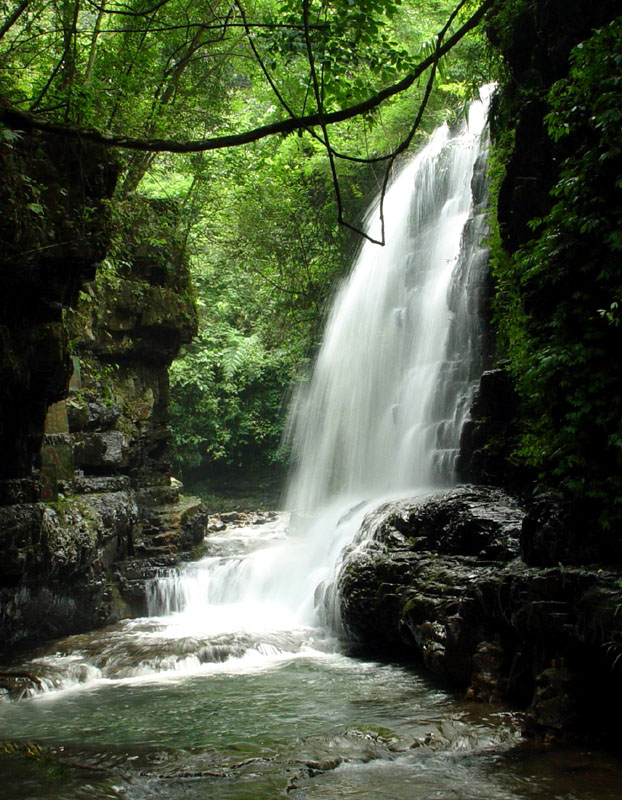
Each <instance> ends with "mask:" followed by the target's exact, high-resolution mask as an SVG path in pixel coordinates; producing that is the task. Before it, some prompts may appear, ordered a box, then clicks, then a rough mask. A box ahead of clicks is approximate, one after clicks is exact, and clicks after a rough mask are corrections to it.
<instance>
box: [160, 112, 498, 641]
mask: <svg viewBox="0 0 622 800" xmlns="http://www.w3.org/2000/svg"><path fill="white" fill-rule="evenodd" d="M485 117H486V108H485V103H484V102H477V103H473V104H472V105H471V108H470V111H469V115H468V122H466V123H465V124H464V126H463V127H462V128H461V129H460V130H458V131H452V130H450V128H449V126H448V125H443V126H441V127H440V128H439V129H438V130H437V131H436V132H435V133H434V135H433V136H432V137H431V138H430V141H429V143H428V145H427V146H426V147H425V148H424V149H423V150H422V151H421V152H420V153H418V154H417V155H416V156H415V157H414V158H413V159H412V160H411V161H410V162H408V163H407V164H406V165H405V166H404V167H403V169H402V170H401V171H400V172H399V174H398V175H397V176H396V178H395V180H394V181H393V183H392V184H391V186H390V187H389V189H388V191H387V194H386V197H385V202H384V214H385V219H386V240H387V244H386V246H385V247H379V246H378V245H375V244H372V243H371V242H366V243H365V244H364V245H363V246H362V248H361V250H360V253H359V255H358V258H357V260H356V263H355V265H354V267H353V270H352V272H351V274H350V276H349V278H347V280H346V281H345V282H344V284H343V286H342V287H341V289H340V291H339V292H338V295H337V297H336V300H335V303H334V305H333V308H332V311H331V313H330V317H329V319H328V324H327V327H326V334H325V337H324V342H323V344H322V347H321V349H320V351H319V354H318V358H317V362H316V364H315V366H314V369H313V374H312V376H311V378H310V380H309V381H308V382H307V383H306V384H305V385H304V386H302V387H301V389H300V391H299V392H298V394H297V395H296V397H295V401H294V403H293V405H292V410H291V413H290V416H289V422H288V431H289V437H290V440H291V443H292V447H293V453H294V466H293V470H292V478H291V481H290V484H289V491H288V503H287V505H288V507H289V508H290V509H291V511H292V512H294V514H295V517H296V519H299V520H300V524H298V525H290V529H289V533H288V535H287V536H285V535H284V536H283V537H282V538H281V539H278V538H277V539H276V540H275V541H272V542H271V544H270V546H269V547H262V548H260V549H258V550H256V551H255V552H252V553H250V554H246V555H241V556H239V557H234V558H232V557H230V556H226V557H225V556H222V555H220V554H218V553H216V554H215V555H210V556H209V557H207V558H205V559H203V560H202V561H199V562H197V563H195V564H194V565H188V566H187V567H185V568H183V569H181V570H180V571H178V572H174V573H172V574H171V575H168V576H165V577H162V578H159V579H156V580H155V581H154V582H153V584H152V586H151V587H150V590H149V606H150V614H152V615H162V614H166V615H173V618H174V621H173V622H171V623H170V630H171V631H174V630H176V631H177V633H175V634H174V635H187V634H192V635H195V634H196V633H197V631H199V632H202V633H203V634H209V635H210V636H217V637H222V636H223V635H226V632H227V631H228V632H232V631H238V632H240V631H242V632H244V634H247V633H249V632H251V633H252V634H253V635H254V636H260V637H262V636H263V637H264V638H263V639H262V641H263V645H262V646H266V641H267V640H266V638H265V636H266V635H267V633H268V632H271V634H270V635H272V633H274V631H280V632H285V631H293V630H295V629H296V628H297V626H300V625H302V626H309V625H310V626H314V625H317V621H318V616H317V615H318V611H317V610H316V606H318V605H319V606H323V607H325V608H328V609H329V611H328V614H329V616H330V617H331V618H332V619H331V620H330V624H331V625H332V626H333V627H337V628H338V620H337V618H336V616H335V615H334V614H333V613H332V612H331V611H330V609H331V608H332V609H334V608H335V603H334V598H333V597H332V596H331V592H332V589H331V588H330V587H331V582H332V576H333V573H334V570H335V568H336V566H337V565H338V563H339V560H340V555H341V553H342V552H343V551H344V548H345V547H346V546H347V545H348V544H349V543H350V542H351V541H352V540H353V537H354V536H355V534H356V532H357V530H358V529H359V528H360V525H361V523H362V520H363V517H364V516H365V514H366V513H367V512H368V511H369V510H370V508H373V507H374V506H375V505H378V504H379V503H380V502H382V500H384V499H386V498H387V497H391V496H392V497H395V496H398V495H400V494H401V495H404V494H418V493H419V494H421V493H424V492H426V491H428V490H430V489H431V488H434V487H437V486H443V485H447V484H448V483H451V481H452V480H453V472H454V462H455V459H456V454H457V452H458V442H459V436H460V429H461V427H462V423H463V420H464V417H465V415H466V413H467V410H468V407H469V399H470V396H471V394H472V392H473V391H474V386H475V383H476V381H477V379H478V378H479V373H480V371H481V363H480V362H481V355H480V353H481V351H482V347H481V338H482V325H481V320H480V313H479V298H480V296H481V294H482V288H483V286H484V284H485V274H486V263H485V262H486V258H485V255H486V253H485V248H484V245H483V244H482V242H483V239H484V236H485V233H486V218H485V213H484V208H483V204H484V195H485V186H483V179H482V174H483V172H482V169H481V159H480V156H481V153H482V147H483V141H482V140H483V136H482V133H483V130H484V123H485ZM472 186H473V188H474V189H475V191H474V192H473V191H472ZM379 226H380V221H379V203H378V201H376V203H375V204H374V205H373V207H372V209H371V211H370V213H369V217H368V220H367V227H368V231H369V233H370V235H371V236H373V237H374V238H377V237H378V235H379ZM208 542H211V543H212V545H213V546H214V537H209V539H208ZM319 613H320V614H324V612H323V611H320V612H319ZM219 641H220V640H219ZM236 641H237V640H236ZM270 642H272V643H273V642H274V639H270ZM236 646H237V644H236ZM271 646H272V645H271Z"/></svg>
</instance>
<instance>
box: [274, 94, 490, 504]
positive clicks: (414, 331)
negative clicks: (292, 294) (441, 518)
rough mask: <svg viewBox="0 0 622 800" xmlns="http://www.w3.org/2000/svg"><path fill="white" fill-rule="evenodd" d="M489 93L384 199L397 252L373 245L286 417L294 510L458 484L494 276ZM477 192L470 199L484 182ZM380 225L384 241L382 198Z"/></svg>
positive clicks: (375, 226) (376, 226) (375, 223)
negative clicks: (484, 297)
mask: <svg viewBox="0 0 622 800" xmlns="http://www.w3.org/2000/svg"><path fill="white" fill-rule="evenodd" d="M489 93H490V92H489V90H483V92H482V94H483V101H482V102H476V103H473V104H472V105H471V107H470V110H469V114H468V121H467V123H465V125H464V126H463V127H462V129H461V130H459V131H458V132H456V133H452V132H451V131H450V129H449V127H448V126H447V125H443V126H441V127H440V128H439V129H438V130H437V131H436V132H435V133H434V135H433V136H432V137H431V139H430V141H429V143H428V145H427V146H426V147H425V148H424V149H423V150H422V151H421V152H420V153H419V154H418V155H416V156H415V157H414V158H413V159H412V160H411V161H410V162H409V163H408V164H407V165H406V166H405V167H404V168H403V169H402V171H401V172H400V173H399V175H398V176H397V177H396V179H395V180H394V182H393V183H392V185H391V186H390V188H389V190H388V192H387V194H386V197H385V201H384V215H385V219H386V239H387V244H386V246H385V247H379V246H378V245H375V244H373V243H371V242H368V241H366V242H365V244H364V245H363V246H362V248H361V251H360V254H359V256H358V258H357V260H356V263H355V265H354V268H353V270H352V272H351V274H350V276H349V278H348V279H347V280H346V281H345V282H344V284H343V286H342V287H341V290H340V291H339V293H338V296H337V298H336V300H335V303H334V305H333V308H332V311H331V313H330V316H329V319H328V323H327V327H326V333H325V337H324V342H323V344H322V347H321V350H320V352H319V355H318V358H317V362H316V364H315V367H314V370H313V374H312V377H311V379H310V380H309V381H308V383H307V384H306V385H304V386H303V387H302V388H301V389H300V390H299V391H298V394H297V396H296V397H295V401H294V403H293V407H292V411H291V413H290V418H289V423H288V437H289V439H290V441H291V444H292V450H293V454H294V469H293V474H292V480H291V482H290V487H289V492H288V502H287V505H288V507H289V508H291V509H294V510H296V511H298V512H301V513H303V514H309V513H313V512H315V511H316V510H317V509H318V508H322V507H324V506H325V505H326V504H327V503H328V502H330V501H331V499H332V498H334V497H336V496H345V497H353V498H359V499H361V498H372V497H377V496H382V495H385V494H387V493H389V492H390V493H400V492H407V491H413V490H420V489H423V490H425V489H427V488H432V487H435V486H439V485H443V484H447V483H451V482H452V480H453V477H454V475H453V473H454V469H453V468H454V462H455V458H456V454H457V450H458V441H459V436H460V430H461V427H462V423H463V421H464V417H465V415H466V413H467V411H468V407H469V400H470V397H471V395H472V392H473V388H474V384H475V381H476V380H477V379H478V378H479V374H480V372H481V363H480V362H481V355H480V353H481V351H482V346H481V339H482V325H481V319H480V313H479V309H478V301H479V296H480V295H481V293H482V287H483V284H484V282H485V267H486V258H485V255H486V253H485V248H484V246H483V245H482V240H483V238H484V235H485V233H486V222H485V213H484V209H483V208H482V203H483V199H484V198H482V187H481V168H478V166H479V165H478V158H479V156H480V155H481V151H482V146H483V143H482V133H483V130H484V124H485V119H486V100H487V96H488V95H489ZM474 173H475V174H476V178H477V180H476V181H473V183H474V186H475V189H476V192H475V198H472V191H471V184H472V178H473V176H474ZM367 230H368V233H369V234H370V235H371V236H372V237H374V238H379V233H380V211H379V202H378V201H376V202H375V204H374V206H373V208H372V210H371V212H370V214H369V217H368V223H367Z"/></svg>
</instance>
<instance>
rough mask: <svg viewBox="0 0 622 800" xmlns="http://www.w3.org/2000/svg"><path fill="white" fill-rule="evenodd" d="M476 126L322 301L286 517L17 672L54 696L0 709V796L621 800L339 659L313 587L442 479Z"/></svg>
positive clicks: (429, 689) (327, 609)
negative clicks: (370, 523) (372, 522)
mask: <svg viewBox="0 0 622 800" xmlns="http://www.w3.org/2000/svg"><path fill="white" fill-rule="evenodd" d="M485 111H486V110H485V102H484V103H475V104H474V105H473V106H472V108H471V111H470V115H469V122H468V125H465V126H464V128H463V129H462V130H460V131H457V132H456V131H453V132H452V131H451V130H450V129H449V128H448V127H447V126H443V127H441V128H440V129H439V130H438V131H437V132H436V133H435V134H434V135H433V136H432V137H431V139H430V142H429V144H428V145H427V146H426V147H425V148H424V149H423V150H422V151H421V152H420V153H419V154H418V155H417V156H416V157H415V158H413V159H412V160H411V161H410V162H409V163H408V164H406V166H405V167H404V168H403V169H402V171H401V172H400V173H399V175H398V176H397V177H396V179H395V181H394V182H393V184H392V185H391V187H390V189H389V192H388V194H387V197H386V202H385V208H384V213H385V216H386V221H387V230H386V236H387V245H386V247H384V248H380V247H378V246H376V245H372V244H371V243H366V244H365V245H364V246H363V247H362V248H361V252H360V254H359V256H358V258H357V261H356V264H355V266H354V268H353V271H352V274H351V275H350V277H349V278H348V279H347V280H346V281H345V282H344V285H343V287H342V288H341V290H340V292H339V294H338V296H337V298H336V300H335V304H334V307H333V310H332V312H331V315H330V318H329V320H328V324H327V328H326V334H325V338H324V343H323V346H322V348H321V351H320V353H319V355H318V359H317V363H316V365H315V369H314V372H313V375H312V377H311V378H310V380H309V381H308V383H306V384H305V385H304V386H303V387H302V388H301V390H300V392H299V393H298V396H297V397H296V398H295V402H294V404H293V409H292V412H291V416H290V420H289V437H290V441H291V444H292V449H293V453H294V469H293V476H292V480H291V483H290V487H289V492H288V501H287V506H288V508H289V509H291V511H290V512H288V513H282V514H274V515H272V516H271V517H270V518H269V519H266V518H262V519H261V520H259V521H258V524H252V525H243V526H238V527H229V528H228V529H226V530H225V531H223V532H221V533H219V534H211V535H210V536H208V538H207V540H206V555H205V556H204V557H203V558H202V559H201V560H199V561H197V562H195V563H192V564H187V565H185V566H181V567H179V569H176V570H170V571H168V572H166V573H165V574H163V575H162V576H160V577H159V578H157V579H154V580H153V581H152V582H151V584H150V585H149V587H148V603H149V612H150V613H149V616H148V617H146V618H143V619H135V620H126V621H123V622H121V623H119V624H117V625H115V626H111V627H108V628H104V629H101V630H98V631H94V632H90V633H87V634H84V635H80V636H72V637H68V638H66V639H63V640H61V641H57V642H54V643H51V644H49V645H47V646H45V647H44V648H41V649H40V650H38V651H37V652H35V653H32V654H31V656H30V657H29V659H28V660H24V662H23V663H22V668H23V669H28V670H29V671H31V672H33V673H35V674H37V675H40V676H43V677H44V681H45V686H46V688H47V689H48V691H45V692H42V693H38V694H37V695H36V696H34V697H32V698H29V699H27V700H25V701H24V702H21V703H19V704H9V703H4V704H0V725H1V726H2V736H1V737H0V740H1V741H6V740H12V741H15V742H16V744H15V745H14V749H13V751H12V755H11V756H10V757H6V758H2V757H0V778H1V779H0V798H11V800H19V799H20V798H22V799H23V800H34V798H44V797H45V798H52V799H53V800H65V799H68V798H81V797H84V798H86V797H89V798H112V797H126V798H131V800H142V798H156V797H157V798H171V799H173V798H175V800H176V799H177V798H197V800H198V798H210V797H218V798H219V800H224V799H226V798H232V799H236V800H240V799H241V798H249V800H250V799H252V800H267V799H268V798H276V797H283V796H288V797H291V798H298V799H301V800H302V798H310V799H311V798H318V799H319V798H327V799H328V798H330V800H345V799H346V798H355V797H356V798H370V799H374V798H378V799H379V798H390V799H391V800H406V798H408V800H449V798H462V800H514V799H515V798H560V800H561V799H562V798H563V799H564V800H608V799H609V798H614V797H616V798H617V797H619V796H620V795H619V793H617V791H618V790H617V787H618V785H619V781H620V778H621V775H622V773H621V770H620V768H619V767H618V766H617V765H616V764H615V762H614V761H613V760H611V759H608V758H607V757H605V756H603V755H599V756H596V755H594V754H590V753H582V752H580V751H577V750H565V751H560V750H557V751H550V750H542V749H538V748H533V747H528V746H526V745H525V744H524V743H522V742H521V739H520V736H519V720H518V718H517V715H516V714H514V713H513V712H511V711H509V710H508V709H503V708H490V707H482V706H478V705H477V704H472V703H471V704H469V703H466V702H464V701H463V700H462V698H461V696H460V694H458V693H456V692H453V691H452V690H449V689H447V688H445V687H441V686H439V685H437V684H435V683H434V682H433V681H432V680H431V679H430V678H429V677H426V676H423V675H422V674H421V673H419V672H418V671H417V670H416V669H414V668H413V667H412V665H405V664H400V663H393V662H387V663H376V662H371V661H367V660H362V659H360V658H356V657H353V656H352V655H351V654H349V651H348V647H347V644H345V643H344V642H342V641H341V640H340V638H339V619H338V613H337V611H336V610H335V609H337V608H338V603H337V602H336V601H335V598H334V595H333V593H332V590H331V589H330V588H329V587H330V586H331V577H332V576H333V574H334V572H335V570H336V569H337V568H338V565H339V558H340V554H341V552H342V551H343V549H344V547H345V546H346V545H347V544H348V543H349V542H351V541H352V539H353V537H354V535H355V533H356V532H357V530H358V529H359V527H360V524H361V521H362V519H363V517H364V515H365V514H366V513H367V512H368V511H369V510H370V509H371V508H373V507H374V506H376V505H377V504H378V503H379V502H381V501H383V500H384V499H386V498H387V497H391V496H398V495H404V494H411V495H413V494H417V493H424V492H427V491H429V490H430V489H431V488H433V487H438V486H442V485H446V484H448V483H451V481H452V479H453V471H454V465H455V459H456V454H457V448H458V440H459V435H460V429H461V426H462V423H463V420H464V417H465V415H466V412H467V410H468V405H469V399H470V396H471V394H472V392H473V387H474V384H475V381H476V379H477V377H478V375H479V372H480V371H481V367H482V365H481V352H482V346H481V339H482V329H481V326H480V322H479V313H478V302H479V298H480V297H481V294H482V290H483V285H484V281H485V249H484V248H483V245H482V240H483V238H484V235H485V233H486V227H485V224H486V222H485V213H484V208H483V202H484V194H485V192H484V191H483V178H482V170H481V162H482V150H483V147H484V143H483V131H484V121H485ZM368 225H369V230H370V231H371V232H372V233H374V234H376V235H377V234H378V226H379V213H378V206H377V204H376V205H375V206H374V207H373V208H372V209H371V211H370V214H369V220H368ZM259 522H260V523H261V524H259ZM29 742H37V743H38V744H39V745H43V746H46V747H48V748H49V750H48V751H46V752H47V753H48V755H47V756H45V757H35V758H33V757H32V756H33V754H34V755H35V756H37V753H38V752H39V751H38V750H37V749H36V747H37V746H36V745H32V744H28V743H29ZM33 748H34V749H33ZM5 750H6V747H5ZM2 753H3V751H2V746H0V756H2ZM50 753H51V754H52V756H50Z"/></svg>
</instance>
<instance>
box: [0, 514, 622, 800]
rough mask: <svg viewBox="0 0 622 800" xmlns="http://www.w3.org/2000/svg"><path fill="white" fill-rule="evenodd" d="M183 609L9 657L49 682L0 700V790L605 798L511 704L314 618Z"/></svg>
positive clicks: (236, 542) (218, 542)
mask: <svg viewBox="0 0 622 800" xmlns="http://www.w3.org/2000/svg"><path fill="white" fill-rule="evenodd" d="M283 526H284V520H283V519H282V518H279V519H278V520H277V521H276V522H275V523H273V524H271V525H268V526H253V527H250V528H245V529H233V530H231V531H229V532H228V533H227V534H225V535H223V536H218V537H213V539H212V540H210V542H209V546H210V548H211V550H210V552H209V554H208V555H207V557H206V559H204V561H203V562H199V563H198V564H195V565H187V566H186V567H185V568H184V570H185V572H186V576H187V577H188V576H193V577H191V583H192V581H194V580H195V579H196V578H197V574H198V573H200V572H201V569H202V568H203V567H202V566H201V564H203V566H205V565H208V567H209V569H212V570H213V569H214V568H215V567H217V566H218V565H219V562H220V566H222V564H224V563H230V562H232V560H233V561H236V560H237V561H243V560H244V559H238V558H237V556H236V553H238V552H243V553H245V554H246V555H248V553H249V552H251V554H252V552H253V551H254V550H257V551H260V550H261V549H262V548H264V547H266V546H275V544H276V545H279V544H280V543H282V542H283V541H284V537H285V534H284V530H283ZM174 577H175V576H172V578H171V580H173V579H174ZM177 579H179V576H177ZM199 582H200V580H199ZM195 612H196V608H195ZM192 619H193V622H192V626H194V631H193V632H191V630H190V623H189V619H188V617H187V615H185V614H184V613H183V612H177V613H173V614H170V615H167V616H160V617H152V618H147V619H142V620H130V621H125V622H123V623H120V624H118V625H115V626H112V627H109V628H106V629H102V630H100V631H94V632H92V633H89V634H84V635H80V636H75V637H68V638H67V639H64V640H61V641H59V642H55V643H52V644H51V645H49V646H47V647H46V648H44V649H42V650H40V651H38V652H37V653H34V654H33V657H32V658H31V659H30V660H28V661H26V662H24V664H23V665H22V666H23V667H24V668H27V669H29V670H30V671H33V672H35V673H36V674H39V675H44V674H47V675H48V683H49V686H50V691H48V692H46V693H44V694H39V695H37V696H35V697H33V698H30V699H27V700H24V701H22V702H20V703H14V704H9V703H4V704H1V705H0V726H1V728H0V729H1V730H2V735H1V737H0V739H1V740H2V741H5V742H6V741H11V742H13V743H14V745H13V746H11V747H9V748H8V749H9V750H11V749H12V752H10V753H8V752H4V753H3V752H2V751H3V749H4V750H5V751H6V750H7V746H6V745H5V746H4V748H3V747H2V746H0V798H2V800H4V798H6V800H9V798H11V800H14V799H15V800H35V799H36V798H50V800H68V798H82V797H91V798H112V797H124V798H128V800H147V798H156V797H157V798H164V799H165V800H166V799H167V798H170V800H177V799H178V798H180V799H181V798H188V799H189V800H195V798H196V800H198V798H210V797H218V798H221V799H222V798H231V800H241V799H242V798H249V800H250V799H251V798H252V800H267V799H268V798H276V797H283V796H289V797H291V798H297V799H298V800H301V799H302V798H310V799H311V798H327V800H328V798H330V800H347V799H348V798H354V797H358V798H378V799H380V798H391V799H392V800H407V799H408V800H449V799H450V798H463V799H464V800H484V799H486V800H518V799H519V798H538V800H541V799H542V800H543V799H544V798H556V799H557V800H613V798H619V797H620V796H622V792H621V789H620V787H622V770H621V769H620V766H619V765H618V764H617V763H616V761H615V760H614V759H613V758H612V757H609V756H607V755H606V754H594V753H583V752H581V751H579V750H576V749H566V750H561V749H557V750H554V749H541V748H534V747H532V746H530V745H526V744H525V743H524V742H522V740H521V739H520V735H519V727H520V719H519V715H517V714H516V713H514V712H511V711H510V710H508V709H500V708H490V707H488V706H481V705H478V704H473V703H467V702H466V701H465V700H463V698H462V696H461V693H457V692H454V691H452V690H450V689H447V688H445V687H442V686H440V685H438V684H437V683H435V682H434V681H433V680H431V679H430V678H429V677H427V676H425V675H424V674H422V673H421V672H419V671H418V670H417V669H416V668H413V667H412V666H409V665H405V664H398V663H381V662H376V661H365V660H361V659H359V658H353V657H351V656H350V655H348V654H347V652H346V651H345V649H344V646H343V645H341V644H340V643H339V642H338V641H337V640H335V639H334V638H333V637H332V636H331V635H330V634H328V633H327V632H326V631H325V630H324V629H323V628H321V627H319V626H316V625H301V626H299V627H298V628H287V627H286V626H285V625H282V626H280V627H279V626H276V628H271V627H270V625H269V623H268V621H267V620H263V624H261V623H262V620H261V619H257V618H254V617H252V616H251V619H250V621H249V625H248V626H247V629H246V630H244V629H243V626H240V625H238V628H237V629H235V630H229V631H225V630H223V626H222V625H220V626H219V625H218V624H215V622H214V621H212V622H210V621H208V620H206V621H205V623H204V624H203V625H200V624H199V622H198V620H197V617H196V614H195V613H193V616H192ZM228 619H231V618H230V617H228ZM28 742H36V743H38V745H40V746H41V747H42V748H43V750H42V751H39V750H37V749H36V748H34V749H33V747H32V745H28V744H26V743H28ZM29 747H30V753H29V752H28V748H29Z"/></svg>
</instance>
